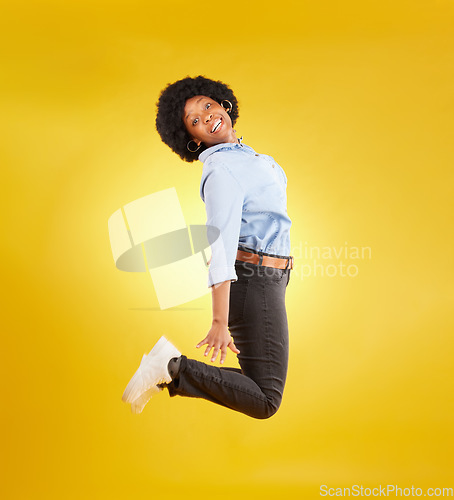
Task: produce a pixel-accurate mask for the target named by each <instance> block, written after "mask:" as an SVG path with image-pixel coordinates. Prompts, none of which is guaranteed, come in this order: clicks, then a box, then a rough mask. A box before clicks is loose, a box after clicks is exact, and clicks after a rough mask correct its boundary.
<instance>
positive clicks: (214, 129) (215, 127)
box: [211, 118, 222, 134]
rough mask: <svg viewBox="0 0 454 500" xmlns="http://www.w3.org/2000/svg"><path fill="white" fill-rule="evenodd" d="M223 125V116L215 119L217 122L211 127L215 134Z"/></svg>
mask: <svg viewBox="0 0 454 500" xmlns="http://www.w3.org/2000/svg"><path fill="white" fill-rule="evenodd" d="M221 125H222V118H218V119H217V120H215V122H214V123H213V127H212V128H211V133H212V134H215V133H216V132H217V131H218V130H219V129H220V128H221Z"/></svg>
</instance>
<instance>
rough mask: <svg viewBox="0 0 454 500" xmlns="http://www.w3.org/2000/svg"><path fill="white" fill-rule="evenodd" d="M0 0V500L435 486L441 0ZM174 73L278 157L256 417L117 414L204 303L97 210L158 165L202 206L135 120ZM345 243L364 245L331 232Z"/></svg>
mask: <svg viewBox="0 0 454 500" xmlns="http://www.w3.org/2000/svg"><path fill="white" fill-rule="evenodd" d="M1 10H2V13H1V15H0V27H1V29H0V33H1V35H0V37H1V38H2V40H1V42H2V43H1V48H0V50H1V53H2V55H1V61H2V70H1V77H0V85H1V98H0V100H1V109H2V112H1V115H2V119H1V144H2V145H1V158H0V160H1V170H2V183H1V185H2V196H1V203H2V245H1V253H2V269H3V271H2V302H1V304H2V315H1V320H2V321H1V332H2V342H1V348H0V352H1V381H2V410H1V428H2V438H1V443H2V444H1V455H2V457H1V458H2V464H1V469H0V470H1V476H2V477H1V481H0V495H1V497H2V498H5V499H38V498H39V499H41V498H43V499H80V498H90V499H101V498H102V499H104V498H105V499H117V498H118V499H120V498H122V499H123V498H124V499H128V498H163V499H164V498H165V499H169V498H238V499H243V498H244V499H246V498H248V499H250V498H253V499H255V498H257V499H263V498H276V497H279V498H281V497H282V498H319V487H320V485H328V486H329V487H343V486H352V485H355V484H357V485H363V486H364V487H375V486H378V485H380V484H381V485H386V484H395V485H398V486H401V487H409V486H411V485H414V486H416V487H422V488H426V487H443V486H445V487H446V486H451V487H452V486H454V484H453V483H454V481H453V473H452V471H453V465H454V464H453V423H454V422H453V415H454V404H453V374H454V373H453V371H454V370H453V346H454V342H453V338H452V333H453V317H452V310H453V295H454V294H453V288H452V278H453V259H452V257H453V235H452V229H453V228H452V212H453V210H452V209H453V206H452V181H453V176H452V167H453V159H454V158H453V157H454V154H453V147H452V132H453V120H452V118H453V112H454V109H453V108H454V106H453V93H452V91H453V76H454V63H453V61H454V59H453V56H454V54H453V47H454V45H453V42H454V36H453V30H452V26H453V20H454V19H453V18H454V15H453V14H454V8H453V3H452V1H448V0H437V1H428V0H427V1H418V0H412V1H410V0H404V1H403V0H401V1H390V0H385V1H381V2H369V1H352V0H346V1H344V2H340V1H339V2H338V1H333V0H327V1H323V2H315V1H307V0H303V1H298V2H295V1H290V2H285V3H277V2H269V3H267V2H259V1H256V0H253V1H250V2H243V3H240V2H230V3H216V2H205V1H204V0H202V1H199V2H195V3H192V4H191V3H188V2H183V1H168V2H167V3H164V2H161V3H159V5H156V3H155V2H150V1H143V0H142V1H135V0H132V1H120V0H118V1H107V0H91V1H87V0H83V1H77V2H76V1H72V2H64V1H59V2H57V1H41V2H38V1H17V2H5V1H4V2H2V7H1ZM198 74H203V75H205V76H207V77H211V78H215V79H221V80H223V81H225V82H227V83H228V84H230V85H231V86H232V88H233V89H234V90H235V92H236V94H237V96H238V98H239V101H240V106H241V111H240V119H239V121H238V124H237V127H236V128H237V130H238V132H239V134H240V135H241V134H242V135H244V142H245V143H246V144H248V145H251V146H252V147H253V148H254V149H256V150H257V151H259V152H262V153H266V154H270V155H272V156H273V157H274V158H275V159H276V160H277V161H278V162H279V163H280V164H281V165H282V167H283V168H284V170H285V171H286V173H287V177H288V212H289V215H290V217H291V218H292V220H293V226H292V233H291V238H292V248H293V250H294V253H295V256H296V257H297V260H296V264H295V271H294V274H293V275H292V277H291V280H290V284H289V287H288V289H287V309H288V317H289V324H290V335H291V357H290V367H289V378H288V384H287V387H286V392H285V397H284V401H283V404H282V407H281V409H280V411H279V412H278V413H277V414H276V415H275V416H274V417H273V418H272V419H270V420H265V421H258V420H253V419H250V418H248V417H246V416H244V415H241V414H239V413H235V412H233V411H228V410H226V409H224V408H221V407H218V406H215V405H212V404H209V403H208V402H205V401H200V400H192V399H183V398H174V399H172V400H171V399H170V398H169V397H168V396H167V394H166V393H165V394H160V395H158V396H157V397H156V398H155V399H153V400H152V401H151V402H150V403H149V404H148V405H147V407H146V408H145V410H144V412H143V413H142V414H141V415H139V416H135V415H132V414H131V413H130V409H129V406H127V405H124V404H123V403H122V402H121V395H122V392H123V390H124V387H125V385H126V384H127V382H128V380H129V378H130V377H131V375H132V374H133V373H134V371H135V370H136V368H137V366H138V363H139V361H140V358H141V356H142V354H143V353H144V352H148V351H149V349H150V348H151V346H152V345H153V343H154V342H155V341H156V339H157V338H158V337H159V336H161V335H163V334H164V335H167V336H168V337H169V338H171V339H172V340H173V341H174V343H175V344H176V345H177V346H178V347H179V348H180V350H182V351H183V352H184V353H185V354H187V355H189V356H193V357H196V358H197V359H201V353H199V351H197V350H196V349H195V348H194V346H195V344H196V343H197V342H198V341H199V340H201V339H202V338H203V337H204V336H205V334H206V332H207V330H208V328H209V326H210V320H211V316H210V314H211V298H210V296H209V295H206V296H205V297H202V298H199V299H197V300H194V301H192V302H190V303H188V304H184V305H182V306H180V307H177V308H174V309H170V310H166V311H161V310H159V306H158V302H157V298H156V295H155V292H154V289H153V285H152V282H151V279H150V278H149V277H147V276H146V275H145V274H129V273H123V272H120V271H118V270H117V269H116V268H115V265H114V262H113V258H112V254H111V250H110V243H109V239H108V232H107V220H108V217H109V216H110V215H111V214H112V213H113V212H114V211H115V210H117V209H118V208H120V207H121V206H123V205H124V204H125V203H128V202H130V201H133V200H135V199H137V198H140V197H142V196H145V195H147V194H150V193H153V192H155V191H159V190H162V189H166V188H169V187H175V188H176V189H177V192H178V195H179V198H180V201H181V204H182V207H183V210H184V213H185V217H186V220H187V223H188V224H204V223H205V220H206V219H205V208H204V205H203V202H202V201H201V199H200V198H199V192H198V189H199V181H200V175H201V164H200V163H194V164H186V163H184V162H182V161H181V160H180V159H179V158H178V157H177V156H176V155H175V154H173V153H172V152H171V151H170V150H169V149H168V148H167V147H166V146H165V145H163V144H162V143H161V142H160V139H159V137H158V134H157V132H156V131H155V129H154V117H155V102H156V100H157V98H158V95H159V92H160V90H161V89H162V88H163V87H164V86H165V85H166V84H167V83H168V82H171V81H174V80H176V79H179V78H182V77H184V76H187V75H191V76H195V75H198ZM314 247H315V248H318V249H324V252H325V253H324V254H323V255H321V257H320V259H318V265H319V266H321V267H318V268H315V267H313V268H312V267H311V266H312V265H313V259H312V258H311V256H310V255H308V251H309V250H310V249H311V248H314ZM355 247H358V248H360V247H366V248H368V249H369V250H368V252H369V253H368V254H366V255H365V256H364V257H363V258H360V259H355V258H353V257H354V256H352V255H351V254H348V255H347V256H345V254H342V256H339V257H336V256H335V255H334V252H335V251H339V249H341V248H344V249H347V253H348V252H351V251H352V250H353V249H354V248H355ZM327 252H331V253H332V255H331V256H328V255H327ZM328 257H330V258H328ZM341 263H342V264H344V265H352V266H356V267H352V268H350V273H351V274H352V273H354V274H355V276H341V275H340V268H339V266H340V264H341ZM304 266H306V267H304ZM329 266H331V267H329ZM303 270H306V272H305V275H303ZM311 270H313V271H314V272H312V273H311V275H310V276H308V275H307V274H309V271H311ZM322 271H323V272H324V275H322V274H321V273H322ZM314 273H315V274H314ZM326 273H329V274H330V276H328V275H327V274H326ZM228 360H229V363H231V364H232V365H234V364H235V361H234V358H233V356H229V358H228Z"/></svg>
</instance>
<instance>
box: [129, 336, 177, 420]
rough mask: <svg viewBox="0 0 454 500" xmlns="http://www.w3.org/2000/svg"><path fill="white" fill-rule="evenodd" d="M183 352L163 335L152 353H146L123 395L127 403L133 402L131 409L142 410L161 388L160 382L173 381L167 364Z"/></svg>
mask: <svg viewBox="0 0 454 500" xmlns="http://www.w3.org/2000/svg"><path fill="white" fill-rule="evenodd" d="M180 356H181V352H180V351H178V349H177V348H176V347H175V346H174V345H173V344H171V343H170V342H169V341H168V340H167V339H166V338H165V337H161V338H160V339H159V340H158V341H157V342H156V344H155V345H154V347H153V349H152V350H151V351H150V353H149V354H148V355H147V356H146V355H144V356H143V358H142V361H141V363H140V366H139V368H138V369H137V371H136V373H134V375H133V377H132V379H131V380H130V381H129V384H128V385H127V386H126V389H125V392H124V393H123V397H122V398H121V399H122V400H123V401H124V402H125V403H131V410H132V411H133V412H134V413H135V412H136V411H135V410H140V411H138V413H140V412H141V411H142V410H143V408H144V406H145V405H146V404H147V403H148V401H149V400H150V398H151V396H153V394H155V393H156V392H159V391H160V390H161V389H160V388H159V387H156V386H157V385H158V384H163V383H165V384H168V383H170V382H171V381H172V377H171V376H170V374H169V371H168V369H167V365H168V363H169V361H170V360H171V359H172V358H179V357H180Z"/></svg>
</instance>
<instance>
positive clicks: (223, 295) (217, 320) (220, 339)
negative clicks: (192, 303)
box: [196, 280, 240, 365]
mask: <svg viewBox="0 0 454 500" xmlns="http://www.w3.org/2000/svg"><path fill="white" fill-rule="evenodd" d="M211 289H212V299H213V322H212V325H211V329H210V331H209V332H208V334H207V336H206V337H205V338H204V339H203V340H202V341H201V342H199V343H198V344H197V346H196V347H197V349H198V348H199V347H201V346H203V345H205V344H208V346H207V348H206V349H205V356H208V354H209V352H210V351H211V349H213V355H212V356H211V361H212V362H214V361H216V358H217V355H218V354H219V351H221V365H222V364H223V363H224V360H225V358H226V356H227V347H229V348H230V349H231V350H232V351H233V352H234V353H236V354H239V353H240V351H239V350H238V349H237V348H236V346H235V344H234V343H233V339H232V337H231V336H230V332H229V329H228V325H229V303H230V280H228V281H223V282H222V283H217V284H216V285H214V286H212V287H211Z"/></svg>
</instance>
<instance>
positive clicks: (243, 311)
mask: <svg viewBox="0 0 454 500" xmlns="http://www.w3.org/2000/svg"><path fill="white" fill-rule="evenodd" d="M236 271H237V275H238V281H236V282H233V283H232V284H231V290H230V310H229V329H230V332H231V335H232V337H233V338H234V341H235V345H236V346H237V347H238V349H239V350H240V354H239V355H238V361H239V364H240V366H241V370H238V369H231V368H218V367H216V366H213V365H208V364H205V363H201V362H199V361H196V360H193V359H188V358H187V357H186V356H182V358H181V363H180V370H179V373H178V375H177V377H176V378H175V379H174V380H173V381H172V382H171V383H170V384H169V385H168V389H169V394H170V395H171V396H176V395H179V396H186V397H199V398H204V399H207V400H209V401H212V402H214V403H217V404H220V405H222V406H226V407H228V408H231V409H233V410H236V411H240V412H242V413H245V414H246V415H249V416H251V417H254V418H268V417H270V416H272V415H273V414H274V413H275V412H276V411H277V409H278V408H279V406H280V403H281V400H282V394H283V390H284V385H285V380H286V375H287V364H288V326H287V314H286V310H285V290H286V286H287V283H288V280H289V274H288V273H290V270H285V271H284V270H280V269H272V268H264V267H259V266H255V265H253V264H245V263H239V262H238V261H237V264H236Z"/></svg>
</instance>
